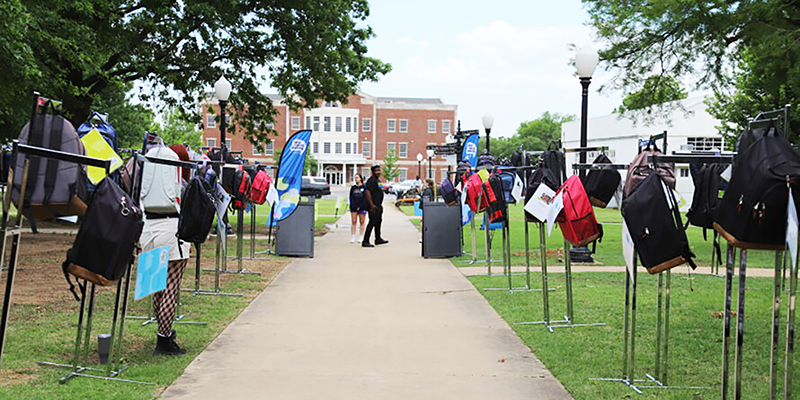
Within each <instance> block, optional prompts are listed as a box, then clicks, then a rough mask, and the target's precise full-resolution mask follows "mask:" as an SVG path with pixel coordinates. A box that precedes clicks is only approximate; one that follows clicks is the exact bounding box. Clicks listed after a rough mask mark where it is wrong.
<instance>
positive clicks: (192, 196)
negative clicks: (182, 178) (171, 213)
mask: <svg viewBox="0 0 800 400" xmlns="http://www.w3.org/2000/svg"><path fill="white" fill-rule="evenodd" d="M215 188H216V184H215V185H213V186H212V185H209V184H208V183H207V182H206V181H205V180H204V179H203V178H201V177H199V176H195V177H194V178H192V179H191V181H189V186H187V187H186V191H185V193H184V197H183V202H182V204H181V214H180V218H179V219H178V233H177V236H178V239H179V240H182V241H184V242H189V243H203V242H205V241H206V238H207V237H208V232H209V231H211V224H212V223H213V222H214V214H215V213H216V211H217V208H216V206H215V205H214V189H215Z"/></svg>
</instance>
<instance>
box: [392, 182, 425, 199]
mask: <svg viewBox="0 0 800 400" xmlns="http://www.w3.org/2000/svg"><path fill="white" fill-rule="evenodd" d="M419 187H422V182H420V181H418V180H414V179H406V180H404V181H402V182H400V183H397V184H395V185H394V186H392V192H393V193H394V195H395V196H397V197H398V198H400V197H403V194H405V193H406V192H408V191H409V190H411V189H416V188H419Z"/></svg>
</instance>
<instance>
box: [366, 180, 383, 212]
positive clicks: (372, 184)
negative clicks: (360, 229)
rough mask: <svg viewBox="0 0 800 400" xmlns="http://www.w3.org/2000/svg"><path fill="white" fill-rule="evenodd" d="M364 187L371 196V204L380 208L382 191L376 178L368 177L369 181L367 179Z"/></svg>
mask: <svg viewBox="0 0 800 400" xmlns="http://www.w3.org/2000/svg"><path fill="white" fill-rule="evenodd" d="M366 187H367V190H369V191H370V193H371V194H372V203H373V204H375V205H376V206H379V207H380V205H381V203H382V202H383V191H382V190H381V187H380V185H378V178H376V177H374V176H370V177H369V179H367V185H366Z"/></svg>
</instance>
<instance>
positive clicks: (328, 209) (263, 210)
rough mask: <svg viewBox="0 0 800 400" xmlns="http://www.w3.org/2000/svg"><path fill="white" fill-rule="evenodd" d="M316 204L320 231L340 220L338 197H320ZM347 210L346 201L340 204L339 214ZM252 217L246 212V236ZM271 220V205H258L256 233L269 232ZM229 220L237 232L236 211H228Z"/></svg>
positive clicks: (316, 224) (317, 223)
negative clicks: (336, 215) (337, 205)
mask: <svg viewBox="0 0 800 400" xmlns="http://www.w3.org/2000/svg"><path fill="white" fill-rule="evenodd" d="M315 204H316V214H315V217H316V221H315V222H314V228H315V229H316V230H317V232H318V233H320V230H322V229H323V228H325V225H327V224H332V223H334V222H336V220H338V218H337V217H334V215H335V207H336V199H319V200H316V201H315ZM345 212H346V206H345V204H344V202H342V204H341V205H340V208H339V213H338V215H339V216H340V217H341V216H342V215H343V214H344V213H345ZM250 219H251V214H250V213H249V212H245V213H244V226H245V236H247V235H249V232H250ZM268 220H269V206H267V205H262V206H258V207H256V233H259V234H267V233H268V232H269V227H268V226H267V221H268ZM228 221H229V222H230V224H231V227H233V230H234V232H236V226H237V217H236V213H235V212H233V211H229V212H228Z"/></svg>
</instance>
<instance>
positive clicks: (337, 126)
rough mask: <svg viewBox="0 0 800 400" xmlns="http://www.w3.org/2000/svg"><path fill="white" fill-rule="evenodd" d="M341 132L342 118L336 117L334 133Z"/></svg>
mask: <svg viewBox="0 0 800 400" xmlns="http://www.w3.org/2000/svg"><path fill="white" fill-rule="evenodd" d="M341 131H342V117H336V132H341Z"/></svg>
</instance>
